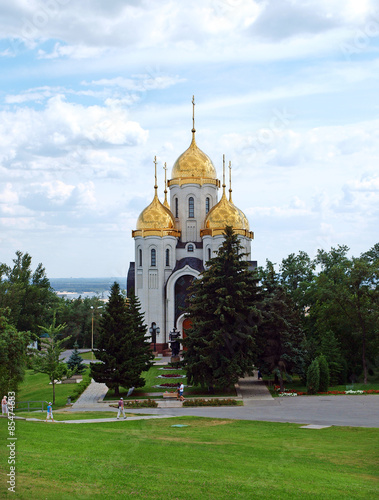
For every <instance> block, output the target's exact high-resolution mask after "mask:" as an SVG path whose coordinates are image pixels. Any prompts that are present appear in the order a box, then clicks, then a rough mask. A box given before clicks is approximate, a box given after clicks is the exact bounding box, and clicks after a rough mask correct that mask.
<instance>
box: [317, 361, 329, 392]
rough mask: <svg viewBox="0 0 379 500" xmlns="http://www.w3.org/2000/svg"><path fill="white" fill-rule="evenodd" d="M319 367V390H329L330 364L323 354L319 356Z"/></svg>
mask: <svg viewBox="0 0 379 500" xmlns="http://www.w3.org/2000/svg"><path fill="white" fill-rule="evenodd" d="M317 361H318V367H319V370H320V382H319V385H318V390H319V391H320V392H327V391H328V389H329V366H328V362H327V361H326V358H325V356H323V355H322V354H321V355H320V356H319V357H318V358H317Z"/></svg>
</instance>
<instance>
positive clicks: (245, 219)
mask: <svg viewBox="0 0 379 500" xmlns="http://www.w3.org/2000/svg"><path fill="white" fill-rule="evenodd" d="M229 202H230V203H232V204H233V205H234V203H233V200H232V162H231V161H230V162H229ZM234 206H235V207H236V205H234ZM236 208H237V210H238V211H239V213H240V215H241V217H242V220H243V224H244V229H246V230H247V231H249V230H250V226H249V221H248V219H247V217H246V215H245V214H244V213H243V212H242V210H240V209H239V208H238V207H236Z"/></svg>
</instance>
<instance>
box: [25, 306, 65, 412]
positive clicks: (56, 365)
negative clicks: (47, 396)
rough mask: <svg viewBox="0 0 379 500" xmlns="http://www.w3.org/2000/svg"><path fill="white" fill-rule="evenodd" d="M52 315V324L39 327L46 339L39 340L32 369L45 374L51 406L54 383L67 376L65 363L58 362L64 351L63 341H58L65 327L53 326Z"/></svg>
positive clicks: (54, 319)
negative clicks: (50, 395) (50, 394)
mask: <svg viewBox="0 0 379 500" xmlns="http://www.w3.org/2000/svg"><path fill="white" fill-rule="evenodd" d="M55 323H56V318H55V315H54V318H53V322H52V324H51V325H50V326H49V327H48V328H46V327H43V326H40V329H41V330H42V331H43V332H44V333H45V334H47V337H45V338H42V339H41V351H39V352H38V353H37V354H36V357H35V359H34V363H33V368H34V370H35V371H36V372H39V373H46V375H48V377H49V380H50V382H51V383H52V385H53V404H54V403H55V381H56V380H60V379H61V378H62V377H63V376H64V375H66V374H67V366H66V363H63V362H61V361H60V359H59V356H60V355H61V353H62V352H63V351H64V348H63V347H62V344H63V343H64V341H65V339H58V337H59V336H60V335H61V332H62V330H64V329H65V327H66V325H65V324H63V325H57V326H56V325H55Z"/></svg>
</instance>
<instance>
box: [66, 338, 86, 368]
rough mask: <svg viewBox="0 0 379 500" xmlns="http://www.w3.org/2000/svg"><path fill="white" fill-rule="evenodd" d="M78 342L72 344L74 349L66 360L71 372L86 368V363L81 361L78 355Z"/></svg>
mask: <svg viewBox="0 0 379 500" xmlns="http://www.w3.org/2000/svg"><path fill="white" fill-rule="evenodd" d="M78 347H79V346H78V343H77V342H75V344H74V351H73V352H72V353H71V356H70V358H69V360H68V361H67V366H68V368H69V370H71V371H72V373H74V374H75V373H77V374H80V373H83V372H84V370H85V369H86V365H85V364H84V363H83V358H82V357H81V356H80V354H79V352H78Z"/></svg>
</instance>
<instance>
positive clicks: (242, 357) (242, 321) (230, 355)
mask: <svg viewBox="0 0 379 500" xmlns="http://www.w3.org/2000/svg"><path fill="white" fill-rule="evenodd" d="M244 255H245V254H243V253H242V252H241V244H240V242H239V240H238V237H237V235H236V234H234V232H233V229H232V228H231V227H226V229H225V238H224V242H223V244H222V246H221V247H220V249H219V251H218V254H217V256H216V257H214V258H212V259H210V260H209V261H208V262H207V269H205V271H204V272H203V274H202V275H201V276H200V277H199V278H198V279H196V280H194V281H193V284H192V285H191V288H190V294H189V299H188V309H187V312H188V317H189V319H190V320H191V323H192V327H191V329H190V330H189V331H188V333H187V337H186V338H185V339H184V340H183V343H184V345H185V347H186V348H187V350H186V351H184V355H183V356H184V362H185V365H186V368H187V378H188V381H189V383H194V384H200V385H202V386H203V387H208V390H210V391H212V390H213V387H220V388H224V389H229V388H231V387H232V386H233V384H235V383H236V382H237V381H238V379H239V378H241V377H243V376H244V375H245V374H251V373H252V371H253V366H254V362H255V360H256V346H255V339H254V336H255V335H256V331H257V326H256V325H257V323H258V322H259V312H258V311H257V308H256V306H255V304H254V302H255V297H256V295H257V284H256V279H255V278H254V275H253V273H251V272H250V271H249V270H248V263H247V261H246V260H244Z"/></svg>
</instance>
